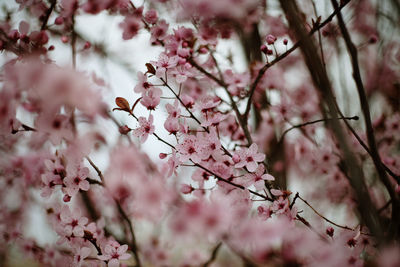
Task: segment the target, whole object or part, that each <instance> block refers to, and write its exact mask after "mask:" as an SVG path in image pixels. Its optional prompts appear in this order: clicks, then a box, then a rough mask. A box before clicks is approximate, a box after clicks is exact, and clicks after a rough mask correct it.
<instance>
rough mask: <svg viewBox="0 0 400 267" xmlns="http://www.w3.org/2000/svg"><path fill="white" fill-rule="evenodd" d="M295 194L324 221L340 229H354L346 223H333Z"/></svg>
mask: <svg viewBox="0 0 400 267" xmlns="http://www.w3.org/2000/svg"><path fill="white" fill-rule="evenodd" d="M296 196H297V197H298V198H299V199H300V200H301V201H303V202H304V204H306V205H307V206H308V207H309V208H310V209H312V211H314V213H315V214H317V215H318V216H319V217H321V218H322V219H324V220H325V221H326V222H328V223H330V224H332V225H334V226H336V227H338V228H341V229H345V230H350V231H355V229H354V228H351V227H349V226H346V225H340V224H337V223H335V222H333V221H331V220H329V219H328V218H326V217H325V216H324V215H322V214H321V213H319V212H318V211H317V210H316V209H315V208H314V207H313V206H311V204H310V203H308V201H307V200H305V199H303V198H302V197H301V196H300V195H299V194H298V193H297V194H296ZM362 234H364V235H370V234H368V233H364V232H362Z"/></svg>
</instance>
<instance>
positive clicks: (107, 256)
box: [97, 240, 131, 267]
mask: <svg viewBox="0 0 400 267" xmlns="http://www.w3.org/2000/svg"><path fill="white" fill-rule="evenodd" d="M127 250H128V245H122V246H121V245H120V244H119V243H118V242H116V241H113V240H110V241H108V242H107V243H106V244H105V246H104V247H103V248H102V251H103V254H102V255H100V256H97V257H98V258H99V259H100V260H103V261H107V266H108V267H118V266H120V260H127V259H129V258H130V257H131V255H129V254H128V253H126V251H127Z"/></svg>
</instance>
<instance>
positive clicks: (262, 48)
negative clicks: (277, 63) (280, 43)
mask: <svg viewBox="0 0 400 267" xmlns="http://www.w3.org/2000/svg"><path fill="white" fill-rule="evenodd" d="M260 50H261V52H263V53H264V54H267V52H268V47H267V46H266V45H265V44H263V45H261V47H260Z"/></svg>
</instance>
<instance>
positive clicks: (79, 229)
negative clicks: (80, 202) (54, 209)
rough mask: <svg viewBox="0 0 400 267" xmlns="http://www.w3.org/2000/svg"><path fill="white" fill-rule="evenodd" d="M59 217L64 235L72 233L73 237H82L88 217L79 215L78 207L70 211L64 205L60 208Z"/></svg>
mask: <svg viewBox="0 0 400 267" xmlns="http://www.w3.org/2000/svg"><path fill="white" fill-rule="evenodd" d="M60 218H61V223H62V225H63V228H62V230H63V232H64V234H65V236H67V237H68V236H72V235H73V236H75V237H83V235H84V233H83V230H84V229H85V225H86V224H87V223H88V219H87V218H86V217H81V211H80V210H79V209H77V210H75V211H74V212H71V210H70V209H69V207H68V206H67V205H64V206H63V207H62V208H61V213H60Z"/></svg>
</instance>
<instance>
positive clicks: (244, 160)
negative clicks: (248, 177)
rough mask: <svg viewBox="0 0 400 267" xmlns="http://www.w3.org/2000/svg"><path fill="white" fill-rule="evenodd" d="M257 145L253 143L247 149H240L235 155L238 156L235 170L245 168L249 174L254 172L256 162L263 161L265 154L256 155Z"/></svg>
mask: <svg viewBox="0 0 400 267" xmlns="http://www.w3.org/2000/svg"><path fill="white" fill-rule="evenodd" d="M257 151H258V146H257V144H255V143H253V144H252V145H251V146H250V147H249V148H245V149H242V150H240V151H238V152H237V153H236V154H237V155H238V156H239V158H240V161H239V162H237V163H236V164H235V168H243V167H244V166H246V168H247V169H248V170H249V172H254V171H255V170H256V169H257V166H258V162H262V161H264V159H265V154H263V153H258V152H257Z"/></svg>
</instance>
